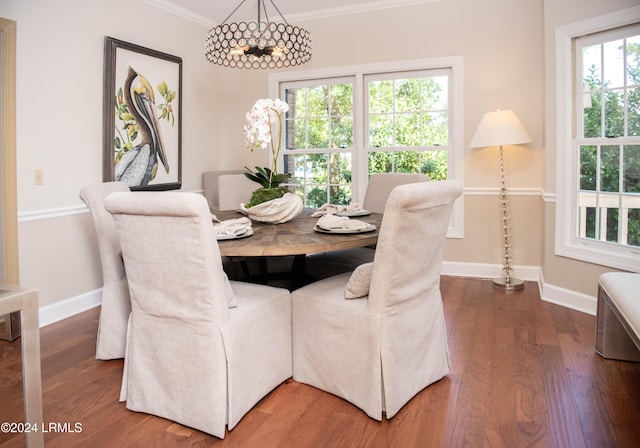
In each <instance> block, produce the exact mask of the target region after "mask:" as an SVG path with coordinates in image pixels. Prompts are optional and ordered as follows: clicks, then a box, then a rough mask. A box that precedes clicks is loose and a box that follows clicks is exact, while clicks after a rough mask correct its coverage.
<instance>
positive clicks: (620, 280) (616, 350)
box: [596, 272, 640, 361]
mask: <svg viewBox="0 0 640 448" xmlns="http://www.w3.org/2000/svg"><path fill="white" fill-rule="evenodd" d="M596 320H597V327H596V352H597V353H598V354H600V355H602V356H603V357H604V358H609V359H619V360H623V361H640V274H633V273H626V272H609V273H606V274H602V275H601V276H600V278H599V279H598V311H597V319H596Z"/></svg>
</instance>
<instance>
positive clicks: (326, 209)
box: [311, 203, 371, 218]
mask: <svg viewBox="0 0 640 448" xmlns="http://www.w3.org/2000/svg"><path fill="white" fill-rule="evenodd" d="M329 214H330V215H335V216H341V217H345V216H346V217H357V216H368V215H370V214H371V211H370V210H365V209H363V208H362V207H360V204H358V203H354V204H348V205H339V204H323V205H322V206H320V207H318V208H317V209H316V211H315V212H313V214H312V215H311V216H312V217H314V218H317V217H319V216H324V215H329Z"/></svg>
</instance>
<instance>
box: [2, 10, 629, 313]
mask: <svg viewBox="0 0 640 448" xmlns="http://www.w3.org/2000/svg"><path fill="white" fill-rule="evenodd" d="M634 2H635V1H634V0H626V1H625V0H612V1H610V2H607V4H606V5H605V4H603V2H600V1H599V0H571V1H564V2H553V1H548V0H487V1H483V2H477V1H475V0H441V1H436V2H433V3H425V4H422V5H414V6H408V7H403V8H393V9H386V10H380V11H374V12H370V13H361V14H352V15H346V16H340V17H326V18H321V19H313V20H306V21H301V22H300V25H302V26H304V27H305V28H308V29H309V30H310V32H311V33H312V35H313V39H314V56H313V59H312V61H311V62H310V63H309V64H306V65H305V66H303V67H301V69H305V70H307V69H311V68H321V67H331V66H339V65H354V64H366V63H375V62H383V61H394V60H405V59H421V58H429V57H439V56H452V55H461V56H462V57H463V59H464V139H463V141H464V145H463V147H461V148H456V150H458V151H462V152H463V154H464V183H465V238H464V239H461V240H450V241H448V243H447V247H446V251H445V261H446V262H448V263H454V264H459V265H467V266H470V267H471V266H473V265H474V264H478V265H488V266H490V268H491V269H492V270H493V271H495V274H496V275H498V273H499V265H500V263H501V253H500V247H501V241H500V240H501V230H500V216H499V209H498V188H499V184H500V178H499V166H498V154H497V151H496V150H495V148H494V149H471V148H469V147H468V144H469V141H470V140H471V137H472V135H473V133H474V131H475V129H476V127H477V125H478V123H479V122H480V119H481V118H482V115H483V113H485V112H487V111H492V110H495V109H497V108H500V109H513V110H515V111H516V113H517V114H518V115H519V117H520V119H521V120H522V122H523V123H524V125H525V127H527V129H528V130H529V132H530V133H531V135H532V137H533V142H531V143H530V144H528V145H519V146H510V147H506V148H505V156H506V163H507V169H508V174H509V179H508V180H509V187H510V189H511V193H512V196H511V206H512V220H513V233H514V234H513V243H514V262H515V264H516V265H518V266H521V267H527V266H533V267H540V266H542V267H543V269H544V273H545V276H546V277H547V279H546V280H549V281H550V285H552V286H553V287H554V288H556V289H557V290H562V291H564V290H565V288H566V289H567V290H575V291H579V292H584V293H585V294H590V295H591V296H593V295H594V294H595V291H594V289H593V285H594V284H595V278H596V277H595V275H596V274H597V273H599V272H601V271H603V270H604V269H602V268H599V267H597V268H595V269H589V270H588V272H589V275H590V278H591V282H590V283H591V284H590V285H587V284H586V283H587V282H584V281H582V283H581V282H580V281H579V279H578V278H573V277H575V276H574V275H573V274H571V272H573V271H574V270H575V269H581V268H582V265H583V264H581V263H578V262H573V261H567V260H564V259H563V260H558V258H559V257H554V256H553V254H552V253H551V249H550V245H552V241H553V226H552V224H551V223H552V216H551V215H552V213H553V194H554V190H553V188H554V184H553V182H552V181H550V179H553V178H554V177H555V172H554V171H553V170H554V166H555V165H554V162H553V161H554V157H555V156H554V150H553V148H552V147H550V146H551V145H550V144H549V142H552V141H553V138H552V137H550V136H549V132H552V131H553V129H552V128H550V130H549V131H548V132H547V136H546V137H545V132H544V125H545V123H546V125H547V126H549V125H550V124H551V123H552V120H553V118H552V117H550V118H547V120H546V121H545V118H544V117H545V113H547V115H548V116H549V114H551V113H552V110H553V106H552V105H550V104H549V103H551V100H552V94H551V93H549V91H548V90H547V93H546V94H545V90H544V84H545V83H547V85H549V82H550V81H551V80H550V79H549V78H550V76H549V73H550V72H551V71H552V70H553V67H552V66H550V64H552V62H553V55H550V54H549V51H550V50H552V46H551V47H550V35H551V34H552V33H553V29H554V27H555V26H558V25H561V24H564V23H568V22H570V21H573V20H578V19H580V18H581V17H578V14H580V15H589V14H594V15H595V14H601V13H604V12H607V11H609V10H615V9H619V8H622V7H624V6H625V5H628V4H630V3H634ZM543 6H544V9H543ZM574 9H575V12H574ZM0 17H6V18H8V19H12V20H16V21H17V23H18V56H17V57H18V86H17V96H18V106H17V119H18V129H17V137H18V211H19V221H20V223H19V244H20V272H21V282H22V283H23V284H25V285H29V286H32V287H37V288H39V289H40V298H41V305H43V306H47V305H52V304H57V303H60V302H61V301H64V300H66V299H73V298H78V297H84V296H86V295H90V296H95V295H96V294H98V297H99V288H100V286H101V273H100V265H99V259H98V257H97V249H96V246H95V242H94V241H95V240H94V239H95V236H94V235H93V230H92V228H91V224H90V220H89V217H88V215H87V214H86V213H85V209H84V207H83V205H82V203H81V201H80V200H79V199H78V191H79V190H80V188H82V187H83V186H85V185H87V184H91V183H97V182H101V179H102V178H101V170H102V161H101V160H102V159H101V157H102V143H101V136H102V73H103V60H102V58H103V39H104V36H106V35H108V36H112V37H116V38H118V39H122V40H125V41H128V42H132V43H136V44H139V45H142V46H146V47H149V48H153V49H155V50H159V51H163V52H166V53H170V54H174V55H177V56H181V57H182V58H183V172H182V177H183V190H186V191H199V190H201V188H202V185H201V174H202V172H203V171H206V170H210V169H226V168H239V167H242V166H245V165H248V166H253V165H257V164H265V163H266V160H267V155H266V153H263V154H259V153H248V152H246V151H244V149H243V148H242V125H243V122H244V114H245V112H246V111H247V110H248V109H249V108H250V107H251V105H252V104H253V102H254V101H255V100H256V99H257V98H260V97H265V96H266V95H267V92H268V86H267V72H256V71H245V70H231V69H225V68H220V67H216V66H213V65H211V64H209V63H208V62H207V61H206V60H205V59H204V57H203V55H202V50H203V40H204V36H205V33H206V31H207V30H206V28H205V27H204V26H202V25H198V24H195V23H193V22H190V21H187V20H185V19H181V18H179V17H176V16H172V15H170V14H169V13H167V12H165V11H163V10H161V9H158V8H155V7H153V6H151V5H149V4H148V3H145V2H144V1H141V0H140V1H126V0H96V1H92V2H85V1H81V0H53V1H52V0H3V1H2V3H1V4H0ZM78 17H80V18H81V19H78ZM543 50H546V51H547V54H546V55H545V54H544V52H543ZM545 66H546V69H545ZM545 100H546V102H547V104H546V105H545ZM545 145H546V148H545ZM35 168H42V169H43V170H44V185H41V186H35V185H33V170H34V169H35ZM545 170H546V171H547V172H546V173H545ZM545 190H546V191H545ZM96 291H97V292H96Z"/></svg>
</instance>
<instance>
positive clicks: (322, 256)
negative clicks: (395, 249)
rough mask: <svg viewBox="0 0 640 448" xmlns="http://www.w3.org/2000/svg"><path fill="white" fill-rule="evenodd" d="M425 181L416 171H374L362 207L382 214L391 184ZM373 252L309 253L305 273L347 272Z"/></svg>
mask: <svg viewBox="0 0 640 448" xmlns="http://www.w3.org/2000/svg"><path fill="white" fill-rule="evenodd" d="M428 181H429V176H427V175H426V174H420V173H374V174H372V175H371V177H370V178H369V183H368V184H367V190H366V191H365V196H364V201H363V203H362V208H364V209H365V210H369V211H372V212H374V213H383V212H384V207H385V205H386V203H387V198H388V197H389V194H390V193H391V190H393V189H394V188H395V187H397V186H398V185H406V184H412V183H416V182H428ZM374 252H375V249H374V248H372V247H358V248H355V249H345V250H339V251H333V252H322V253H317V254H312V255H310V256H308V257H307V259H306V261H305V273H306V274H307V275H308V276H309V277H311V278H315V279H318V280H319V279H323V278H327V277H331V276H333V275H337V274H342V273H344V272H350V271H353V270H354V269H355V268H357V267H358V266H359V265H361V264H363V263H369V262H371V261H373V254H374Z"/></svg>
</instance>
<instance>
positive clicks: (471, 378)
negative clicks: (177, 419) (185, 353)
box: [0, 277, 640, 448]
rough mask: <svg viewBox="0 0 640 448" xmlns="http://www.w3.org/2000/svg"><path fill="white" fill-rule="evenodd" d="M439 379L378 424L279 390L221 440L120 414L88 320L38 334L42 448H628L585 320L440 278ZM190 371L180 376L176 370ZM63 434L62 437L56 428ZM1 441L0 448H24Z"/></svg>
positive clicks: (623, 411) (636, 423) (627, 374)
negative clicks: (446, 356)
mask: <svg viewBox="0 0 640 448" xmlns="http://www.w3.org/2000/svg"><path fill="white" fill-rule="evenodd" d="M441 288H442V293H443V297H444V304H445V313H446V319H447V329H448V335H449V349H450V352H451V366H452V367H451V373H450V374H449V375H448V376H447V377H446V378H444V379H443V380H441V381H439V382H438V383H436V384H433V385H432V386H430V387H428V388H427V389H425V390H423V391H422V392H421V393H419V394H418V395H417V396H416V397H414V398H413V399H412V400H411V401H410V402H409V403H408V404H407V405H406V406H405V407H404V408H403V409H402V410H401V411H400V412H399V413H398V414H397V415H396V416H395V417H394V418H392V419H391V420H383V421H382V422H378V421H375V420H372V419H370V418H368V417H367V416H366V415H365V414H364V413H363V412H362V411H360V410H359V409H358V408H356V407H354V406H352V405H351V404H349V403H348V402H346V401H343V400H341V399H339V398H337V397H334V396H332V395H330V394H327V393H325V392H322V391H319V390H317V389H315V388H313V387H310V386H307V385H304V384H300V383H297V382H295V381H293V380H289V381H287V382H285V383H284V384H282V385H280V386H279V387H278V388H277V389H275V390H274V391H273V392H272V393H270V394H269V395H268V396H266V397H265V398H264V399H263V400H262V401H261V402H260V403H258V405H257V406H256V407H255V408H254V409H253V410H252V411H250V412H249V413H248V414H247V415H246V416H245V417H244V418H243V419H242V421H241V422H240V423H239V424H238V425H237V426H236V427H235V428H234V429H233V430H232V431H231V432H230V433H227V436H226V437H225V439H224V440H220V439H217V438H215V437H213V436H210V435H207V434H204V433H202V432H199V431H196V430H193V429H190V428H187V427H184V426H181V425H178V424H176V423H173V422H171V421H167V420H164V419H161V418H158V417H154V416H151V415H146V414H141V413H135V412H131V411H128V410H127V409H126V408H125V405H124V403H119V402H118V394H119V389H120V379H121V374H122V367H123V362H122V361H121V360H116V361H96V360H95V359H94V355H95V334H96V328H97V319H98V312H99V310H98V309H94V310H90V311H87V312H85V313H82V314H80V315H77V316H74V317H72V318H69V319H66V320H64V321H62V322H58V323H56V324H53V325H50V326H48V327H45V328H43V329H42V331H41V335H42V374H43V401H44V417H45V421H46V422H47V423H48V424H51V423H54V424H59V425H58V429H60V424H65V423H66V424H68V425H67V427H69V428H71V429H75V424H76V423H79V424H80V425H81V432H57V431H55V429H56V428H55V427H54V428H53V430H52V431H50V432H47V433H46V434H45V442H46V446H47V447H76V446H78V447H88V446H90V447H114V446H116V447H119V448H120V447H196V446H197V447H201V446H214V447H219V448H223V447H234V448H244V447H249V448H254V447H259V448H271V447H282V448H289V447H295V448H315V447H322V448H326V447H340V448H352V447H354V448H355V447H363V448H365V447H366V448H378V447H379V448H387V447H392V448H396V447H397V448H407V447H427V448H428V447H438V448H439V447H517V448H520V447H529V446H532V447H558V448H578V447H616V448H622V447H639V446H640V363H629V362H620V361H611V360H604V359H603V358H601V357H600V356H598V355H597V354H595V352H594V349H593V347H594V339H595V318H594V317H593V316H589V315H586V314H583V313H580V312H577V311H572V310H569V309H566V308H563V307H560V306H557V305H553V304H550V303H546V302H542V301H541V300H540V296H539V293H538V289H537V286H536V285H535V284H534V283H527V285H526V288H525V289H524V290H523V291H519V292H514V293H506V292H503V291H498V290H495V289H494V288H493V287H492V286H491V282H490V281H487V280H479V279H465V278H455V277H443V278H442V285H441ZM21 368H22V367H21V358H20V340H19V339H18V340H17V341H14V342H11V343H9V342H5V341H0V422H5V421H8V422H20V421H22V419H23V408H22V380H21ZM185 368H188V366H185ZM62 429H64V426H62ZM24 443H25V438H24V435H21V434H4V433H0V447H1V448H5V447H20V446H24Z"/></svg>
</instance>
